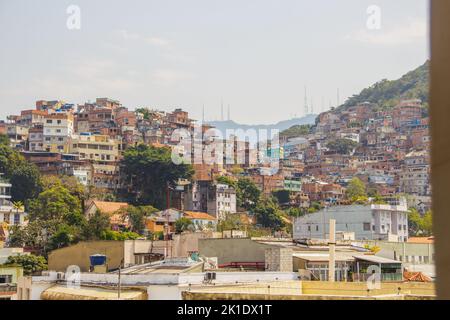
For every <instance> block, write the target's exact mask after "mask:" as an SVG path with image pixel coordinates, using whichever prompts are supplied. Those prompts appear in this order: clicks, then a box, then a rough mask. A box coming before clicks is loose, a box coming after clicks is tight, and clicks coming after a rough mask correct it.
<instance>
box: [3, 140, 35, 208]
mask: <svg viewBox="0 0 450 320" xmlns="http://www.w3.org/2000/svg"><path fill="white" fill-rule="evenodd" d="M4 142H5V141H3V143H0V172H1V173H3V174H4V177H5V178H6V179H9V180H10V182H11V183H12V184H13V186H14V187H13V189H12V191H11V192H12V193H11V196H12V200H13V201H22V202H23V203H27V200H28V199H33V198H35V197H36V196H37V195H38V194H39V192H41V190H42V186H41V176H40V173H39V170H38V169H37V167H36V166H35V165H33V164H31V163H28V162H27V161H26V160H25V158H24V157H23V156H22V155H21V154H20V153H19V152H17V151H16V150H14V149H12V148H11V147H10V146H9V145H7V144H5V143H4Z"/></svg>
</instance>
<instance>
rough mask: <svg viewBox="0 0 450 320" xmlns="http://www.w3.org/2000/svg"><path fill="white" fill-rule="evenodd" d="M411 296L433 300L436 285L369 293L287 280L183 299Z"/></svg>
mask: <svg viewBox="0 0 450 320" xmlns="http://www.w3.org/2000/svg"><path fill="white" fill-rule="evenodd" d="M399 288H400V289H401V290H400V291H399ZM399 292H400V294H398V293H399ZM411 295H413V296H415V299H432V298H433V296H434V295H435V288H434V284H432V283H383V284H382V285H381V289H378V290H371V291H370V292H368V291H367V285H366V283H343V282H334V283H331V282H320V281H287V282H272V283H264V284H262V283H261V284H257V283H254V284H248V285H247V284H246V285H238V286H219V287H215V288H207V287H205V288H199V289H192V290H190V291H189V290H187V291H185V292H183V294H182V297H183V299H186V300H210V299H211V300H219V299H225V300H346V299H348V300H365V299H376V298H377V299H399V300H406V299H410V298H411V297H410V298H408V296H411Z"/></svg>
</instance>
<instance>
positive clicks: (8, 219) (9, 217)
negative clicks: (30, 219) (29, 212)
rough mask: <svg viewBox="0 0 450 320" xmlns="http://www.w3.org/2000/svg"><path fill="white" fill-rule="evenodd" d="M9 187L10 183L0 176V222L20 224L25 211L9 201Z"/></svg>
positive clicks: (10, 186) (23, 220) (23, 218)
mask: <svg viewBox="0 0 450 320" xmlns="http://www.w3.org/2000/svg"><path fill="white" fill-rule="evenodd" d="M11 188H12V185H11V183H9V182H8V181H7V180H5V179H3V178H2V177H1V176H0V223H3V222H5V223H7V224H8V225H22V224H23V223H24V222H25V216H26V213H25V211H24V208H23V207H21V206H15V205H13V203H12V202H11Z"/></svg>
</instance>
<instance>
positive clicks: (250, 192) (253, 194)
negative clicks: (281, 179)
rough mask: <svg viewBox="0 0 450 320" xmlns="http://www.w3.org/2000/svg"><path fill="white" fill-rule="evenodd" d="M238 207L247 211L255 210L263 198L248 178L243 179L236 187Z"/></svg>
mask: <svg viewBox="0 0 450 320" xmlns="http://www.w3.org/2000/svg"><path fill="white" fill-rule="evenodd" d="M236 188H237V189H236V198H237V205H238V206H239V207H242V208H244V209H246V210H253V209H255V208H256V206H257V205H258V202H259V200H260V197H261V191H260V190H259V189H258V187H257V186H256V184H254V183H253V182H252V181H251V180H250V179H248V178H241V179H239V180H238V182H237V186H236Z"/></svg>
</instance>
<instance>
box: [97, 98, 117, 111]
mask: <svg viewBox="0 0 450 320" xmlns="http://www.w3.org/2000/svg"><path fill="white" fill-rule="evenodd" d="M95 103H96V104H97V105H98V106H100V107H103V108H108V109H117V108H120V107H121V106H122V104H121V103H120V102H119V101H117V100H113V99H110V98H97V99H95Z"/></svg>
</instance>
